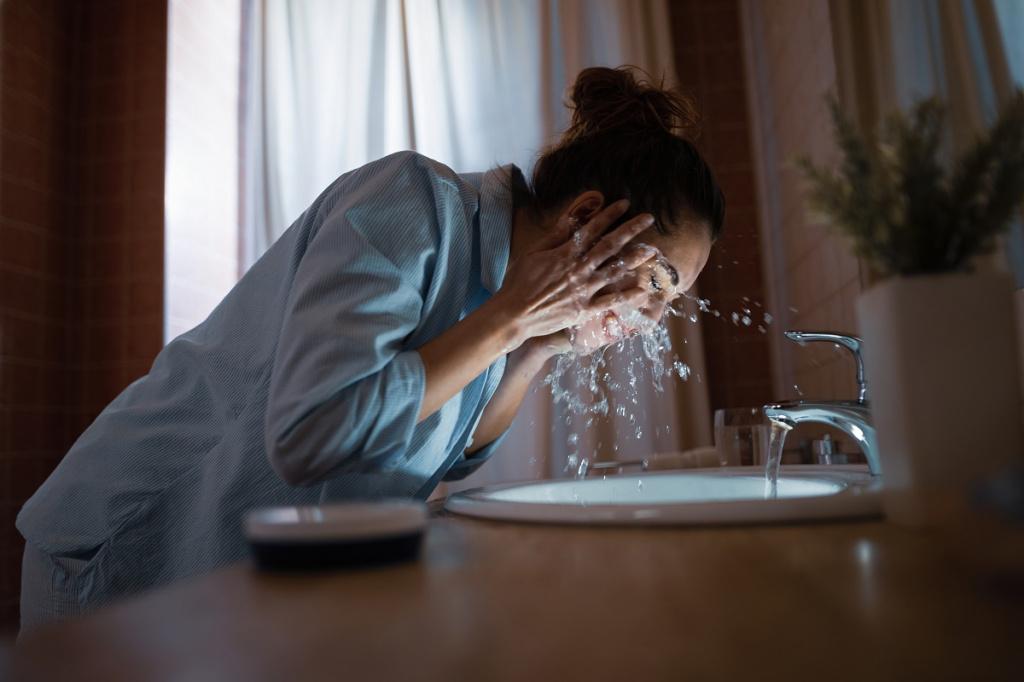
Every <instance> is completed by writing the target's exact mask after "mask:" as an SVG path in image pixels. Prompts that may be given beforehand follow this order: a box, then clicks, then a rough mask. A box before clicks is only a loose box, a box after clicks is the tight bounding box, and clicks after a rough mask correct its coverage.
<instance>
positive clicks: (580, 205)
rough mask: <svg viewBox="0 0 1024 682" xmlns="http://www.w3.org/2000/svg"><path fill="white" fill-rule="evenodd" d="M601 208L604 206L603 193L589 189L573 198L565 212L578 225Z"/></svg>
mask: <svg viewBox="0 0 1024 682" xmlns="http://www.w3.org/2000/svg"><path fill="white" fill-rule="evenodd" d="M602 208H604V195H603V194H601V193H600V192H598V191H597V190H594V189H591V190H587V191H586V192H583V193H582V194H580V195H579V196H577V197H576V198H575V199H573V201H572V203H571V204H570V205H569V210H568V211H567V213H568V214H569V216H570V217H571V218H575V219H576V221H577V222H578V223H579V224H580V225H584V224H586V222H587V221H588V220H590V219H591V218H593V217H594V216H595V215H597V213H598V212H599V211H600V210H601V209H602Z"/></svg>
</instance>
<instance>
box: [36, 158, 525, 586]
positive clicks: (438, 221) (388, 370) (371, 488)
mask: <svg viewBox="0 0 1024 682" xmlns="http://www.w3.org/2000/svg"><path fill="white" fill-rule="evenodd" d="M518 172H519V171H518V169H516V168H515V167H514V166H505V167H503V168H499V169H493V170H491V171H488V172H487V173H484V174H480V173H474V174H464V175H459V174H456V173H455V172H453V171H452V170H451V169H449V168H447V167H446V166H444V165H442V164H440V163H437V162H436V161H432V160H431V159H428V158H426V157H424V156H421V155H419V154H415V153H412V152H401V153H398V154H393V155H391V156H388V157H386V158H383V159H380V160H378V161H375V162H372V163H369V164H367V165H366V166H363V167H362V168H359V169H357V170H354V171H352V172H350V173H346V174H345V175H343V176H341V177H340V178H338V179H337V180H336V181H335V182H334V183H332V184H331V185H330V186H329V187H328V188H327V189H326V190H325V191H324V192H323V193H322V194H321V195H320V196H319V197H318V198H317V199H316V201H315V202H314V203H313V204H312V205H311V206H310V207H309V208H308V209H307V210H306V211H305V212H304V213H303V214H302V215H301V216H300V217H299V219H298V220H297V221H296V222H295V223H294V224H293V225H292V226H291V227H290V228H289V229H288V230H287V231H286V232H285V233H284V235H283V236H282V237H281V238H280V239H279V240H278V241H277V242H276V243H275V244H274V245H273V246H272V247H271V248H270V249H269V250H268V251H267V253H266V254H265V255H264V256H263V257H262V258H261V259H260V260H259V261H258V262H257V263H256V264H255V265H254V266H253V267H252V268H251V269H250V270H249V272H247V273H246V275H245V276H244V277H243V278H242V279H241V280H240V281H239V282H238V284H237V285H236V286H235V287H234V288H233V289H232V290H231V292H230V293H228V295H227V296H226V297H225V298H224V300H223V301H222V302H221V303H220V304H219V305H218V306H217V308H216V309H215V310H214V311H213V312H212V313H211V314H210V316H209V318H207V320H205V321H204V322H203V323H202V324H200V325H199V326H197V327H196V328H194V329H192V330H190V331H189V332H186V333H185V334H182V335H181V336H179V337H178V338H176V339H174V340H173V341H171V342H170V343H169V344H168V345H167V346H166V347H165V348H164V349H163V351H162V352H161V353H160V354H159V355H158V356H157V358H156V360H155V361H154V363H153V366H152V368H151V370H150V372H149V374H147V375H146V376H144V377H142V378H141V379H139V380H137V381H135V382H134V383H133V384H131V385H130V386H129V387H128V388H126V389H125V390H124V391H123V392H122V393H121V394H120V395H119V396H118V397H117V398H116V399H115V400H114V401H113V402H112V403H111V404H110V405H109V406H108V407H107V408H106V409H105V410H104V411H103V412H102V413H101V414H100V415H99V417H98V418H97V419H96V420H95V421H94V422H93V424H92V425H91V426H89V428H88V429H86V431H85V432H84V433H83V434H82V435H81V437H80V438H79V439H78V441H77V442H76V443H75V445H74V446H73V447H72V449H71V450H70V452H68V454H67V455H66V456H65V457H64V459H63V461H62V462H61V463H60V465H59V466H58V467H57V469H56V470H55V471H54V472H53V474H52V475H51V476H50V478H49V479H47V481H46V482H45V483H44V484H43V485H42V487H40V489H39V490H38V491H37V492H36V494H35V495H34V496H33V497H32V498H31V499H30V500H29V501H28V502H27V503H26V504H25V506H24V507H23V508H22V510H21V513H20V514H19V515H18V519H17V526H18V529H19V531H20V532H21V533H22V535H23V536H24V537H25V539H26V540H27V541H28V542H29V543H30V544H31V545H33V546H34V547H35V548H37V549H38V550H39V551H41V552H43V553H45V554H47V555H49V556H52V557H62V558H64V559H71V560H73V562H74V563H73V564H69V563H68V562H64V563H63V564H61V565H74V566H75V567H76V569H75V571H74V572H73V573H74V574H73V575H68V576H64V582H63V583H62V584H63V585H64V586H65V587H66V589H67V590H68V591H70V592H72V593H73V594H72V595H71V596H73V597H74V598H75V599H77V600H78V602H79V603H80V604H81V605H83V606H87V605H92V604H98V603H101V602H103V601H106V600H108V599H109V598H110V597H112V596H116V595H120V594H127V593H131V592H135V591H138V590H140V589H142V588H145V587H149V586H153V585H158V584H161V583H165V582H169V581H171V580H174V579H177V578H181V577H185V576H189V575H193V574H196V573H201V572H204V571H207V570H210V569H212V568H214V567H217V566H219V565H222V564H224V563H226V562H229V561H233V560H237V559H240V558H242V557H244V556H246V555H247V547H246V543H245V540H244V537H243V533H242V526H241V524H242V517H243V515H244V513H245V512H246V511H247V510H248V509H251V508H253V507H258V506H264V505H282V504H311V503H314V504H315V503H318V502H322V501H334V500H346V499H356V498H361V499H367V498H370V499H372V498H380V497H394V496H398V497H416V498H420V499H425V498H426V497H427V496H428V495H429V494H430V492H431V490H433V488H434V487H435V486H436V485H437V483H438V482H439V481H440V480H441V479H442V477H444V476H446V475H447V476H448V478H449V479H457V478H462V477H464V476H466V475H467V474H468V473H470V472H471V471H472V470H473V469H475V468H476V467H478V466H480V464H482V463H483V462H484V461H485V460H486V459H487V458H488V457H489V456H490V455H491V454H492V453H493V451H494V450H495V448H496V447H497V444H498V443H497V442H495V443H492V444H489V445H488V446H486V447H485V448H483V449H482V450H481V451H479V452H478V453H476V454H475V455H474V456H473V457H471V458H469V459H468V460H467V459H466V458H465V456H464V455H463V454H462V453H463V451H464V449H465V447H466V446H467V443H468V442H469V440H470V437H471V435H472V433H473V430H474V429H475V427H476V424H477V422H478V420H479V418H480V415H481V412H482V410H483V408H484V406H485V405H486V403H487V401H488V400H489V399H490V398H491V397H492V396H493V395H494V392H495V389H496V388H497V385H498V382H499V381H500V379H501V375H502V371H503V369H504V362H505V361H504V358H501V359H500V360H499V361H497V362H496V363H494V364H493V365H491V366H490V367H489V368H488V369H487V370H486V371H485V372H484V373H482V374H481V375H480V376H478V377H477V378H476V379H475V380H474V381H473V382H472V383H470V384H469V385H468V386H467V387H466V388H465V389H464V390H463V391H462V392H461V393H459V394H458V395H456V396H455V397H453V398H452V399H451V400H450V401H448V402H447V403H446V404H445V405H444V406H443V407H442V408H441V409H440V410H439V411H438V412H437V413H435V414H433V415H432V416H430V417H428V418H427V419H425V420H424V421H423V422H421V423H419V424H417V423H416V418H417V416H418V414H419V410H420V405H421V401H422V399H423V388H424V371H423V365H422V363H421V361H420V357H419V354H418V353H417V352H415V349H416V348H419V347H420V346H422V345H423V344H425V343H427V342H428V341H430V340H431V339H433V338H435V337H436V336H438V335H439V334H440V333H442V332H443V331H445V330H446V329H448V328H450V327H451V326H452V325H454V324H455V323H456V322H458V321H459V320H460V319H461V318H463V317H464V316H466V315H467V314H468V313H470V312H471V311H472V310H473V309H474V308H476V307H477V306H479V305H480V304H481V303H483V302H484V301H486V300H487V298H488V297H489V296H490V295H491V294H492V293H493V292H494V291H495V290H496V289H497V288H498V287H499V286H500V284H501V281H502V279H503V277H504V273H505V268H506V265H507V262H508V255H509V242H510V237H511V226H512V204H511V196H510V193H509V191H508V188H507V184H506V181H505V180H506V179H507V177H508V174H509V173H518ZM499 441H500V439H499Z"/></svg>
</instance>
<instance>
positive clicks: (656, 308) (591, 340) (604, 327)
mask: <svg viewBox="0 0 1024 682" xmlns="http://www.w3.org/2000/svg"><path fill="white" fill-rule="evenodd" d="M642 246H645V245H642V244H638V245H633V246H630V247H629V248H640V247H642ZM661 257H662V256H661V254H660V252H659V253H658V256H656V258H655V259H652V260H650V261H647V263H646V264H645V265H644V266H643V267H641V268H640V269H639V270H636V271H634V272H632V273H630V274H629V276H628V277H626V278H624V279H622V280H620V281H619V282H618V283H616V284H611V285H609V287H608V288H609V289H614V288H620V289H624V288H630V287H637V286H639V287H643V288H644V289H645V290H646V291H647V298H646V300H645V301H644V303H643V305H642V306H640V307H630V306H617V307H615V308H612V309H609V310H606V311H604V312H602V313H599V314H598V315H596V316H594V317H592V318H591V319H589V320H587V321H585V322H584V323H583V324H582V325H580V326H578V327H574V328H573V329H572V330H571V332H570V333H569V334H568V335H567V338H571V341H570V349H571V350H572V351H573V352H575V353H577V354H579V355H590V354H591V353H593V352H594V351H596V350H599V349H601V348H604V347H605V346H607V345H609V344H613V343H617V342H618V341H621V340H622V339H624V338H627V337H630V336H636V335H646V334H650V333H652V332H653V331H654V329H655V328H656V327H657V325H658V324H659V323H660V322H661V320H662V318H663V317H664V315H665V311H666V309H667V308H668V304H669V300H670V292H667V291H664V290H662V289H661V288H660V287H654V286H650V285H645V282H647V281H650V277H649V273H647V272H645V270H646V268H647V267H648V266H650V265H651V264H653V262H654V261H655V260H657V259H658V258H661ZM601 293H605V292H603V291H601V292H598V294H601Z"/></svg>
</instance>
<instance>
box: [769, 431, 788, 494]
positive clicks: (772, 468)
mask: <svg viewBox="0 0 1024 682" xmlns="http://www.w3.org/2000/svg"><path fill="white" fill-rule="evenodd" d="M792 428H793V427H792V426H789V425H787V424H783V423H782V422H777V421H772V422H771V436H770V437H769V439H768V457H767V458H766V459H765V462H764V498H765V499H766V500H774V499H775V498H776V497H778V494H779V467H780V466H781V465H782V448H783V446H784V445H785V444H786V435H787V434H788V433H789V432H790V430H792Z"/></svg>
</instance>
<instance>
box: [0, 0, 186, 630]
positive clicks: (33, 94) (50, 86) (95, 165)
mask: <svg viewBox="0 0 1024 682" xmlns="http://www.w3.org/2000/svg"><path fill="white" fill-rule="evenodd" d="M166 36H167V5H166V0H94V1H92V2H62V1H61V0H7V1H6V2H3V3H2V4H0V46H2V52H0V630H3V629H9V628H12V627H14V626H15V624H16V620H17V612H18V611H17V603H18V602H17V600H18V593H19V581H20V575H19V565H20V564H19V562H20V556H21V549H22V544H21V538H20V536H19V535H18V534H17V532H16V531H15V529H14V525H13V522H14V516H15V514H16V513H17V510H18V509H19V508H20V507H21V505H22V503H23V502H24V500H25V499H26V498H27V497H28V496H29V495H30V494H31V493H32V492H34V490H35V489H36V488H37V487H38V485H39V484H40V483H41V482H42V480H43V479H44V478H45V477H46V476H47V475H49V473H50V471H51V470H52V469H53V467H54V466H55V465H56V463H57V462H58V461H59V460H60V458H61V457H62V456H63V454H64V453H65V452H66V451H67V449H68V448H69V447H70V445H71V444H72V443H73V442H74V440H75V438H76V437H77V436H78V434H79V433H80V432H81V431H82V430H83V429H84V428H85V427H86V426H87V425H88V424H89V423H90V422H91V420H92V419H93V418H94V417H95V416H96V414H97V413H98V412H99V411H100V410H101V409H102V408H103V407H104V406H105V405H106V404H107V403H108V402H109V401H110V400H111V399H113V398H114V396H116V394H117V393H118V392H119V391H120V390H121V389H122V388H123V387H124V386H126V385H127V384H128V383H130V382H131V381H132V380H133V379H135V378H137V377H138V376H141V375H142V374H144V373H145V372H146V371H147V370H148V368H149V364H150V363H151V362H152V359H153V357H154V355H155V354H156V353H157V352H158V351H159V349H160V347H161V341H162V325H163V319H162V312H163V293H162V290H163V185H164V177H163V176H164V126H165V100H166V96H165V87H166V86H165V84H166Z"/></svg>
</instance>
